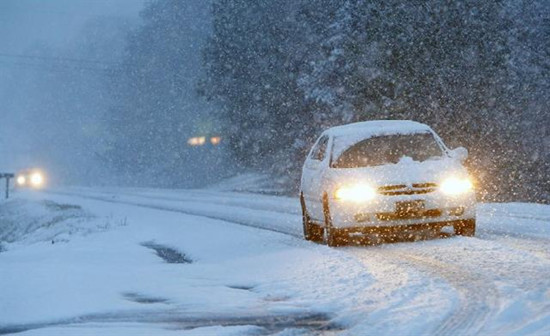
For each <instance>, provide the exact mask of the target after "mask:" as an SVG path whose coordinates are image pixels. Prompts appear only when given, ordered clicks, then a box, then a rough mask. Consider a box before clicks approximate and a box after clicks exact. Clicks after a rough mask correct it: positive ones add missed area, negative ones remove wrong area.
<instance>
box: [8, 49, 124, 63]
mask: <svg viewBox="0 0 550 336" xmlns="http://www.w3.org/2000/svg"><path fill="white" fill-rule="evenodd" d="M0 57H8V58H26V59H39V60H46V61H56V62H77V63H89V64H102V65H106V66H112V65H118V63H115V62H105V61H99V60H89V59H81V58H71V57H54V56H38V55H25V54H10V53H2V52H0Z"/></svg>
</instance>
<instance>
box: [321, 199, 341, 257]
mask: <svg viewBox="0 0 550 336" xmlns="http://www.w3.org/2000/svg"><path fill="white" fill-rule="evenodd" d="M323 215H324V217H325V232H326V233H327V245H328V246H330V247H336V246H343V245H346V243H347V235H346V232H345V231H344V230H341V229H337V228H335V227H333V226H332V217H331V215H330V207H329V203H328V195H327V194H326V193H325V194H324V195H323Z"/></svg>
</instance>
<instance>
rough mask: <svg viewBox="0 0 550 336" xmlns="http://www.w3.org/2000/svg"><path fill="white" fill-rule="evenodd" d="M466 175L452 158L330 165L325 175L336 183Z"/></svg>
mask: <svg viewBox="0 0 550 336" xmlns="http://www.w3.org/2000/svg"><path fill="white" fill-rule="evenodd" d="M451 176H454V177H467V176H468V172H467V171H466V169H465V168H464V166H462V164H461V163H460V162H459V161H457V160H455V159H452V158H444V159H438V160H427V161H424V162H417V161H412V160H402V161H400V162H399V163H395V164H386V165H382V166H375V167H363V168H330V169H329V170H328V171H327V175H326V178H327V180H328V182H329V183H331V184H335V185H342V184H350V183H358V182H361V183H368V184H370V185H372V186H373V187H378V186H384V185H394V184H405V185H410V184H413V183H438V184H439V183H441V181H442V180H444V179H446V178H448V177H451Z"/></svg>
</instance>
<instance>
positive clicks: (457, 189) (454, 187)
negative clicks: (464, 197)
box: [440, 177, 474, 195]
mask: <svg viewBox="0 0 550 336" xmlns="http://www.w3.org/2000/svg"><path fill="white" fill-rule="evenodd" d="M473 187H474V186H473V184H472V182H471V181H470V180H469V179H467V178H463V179H460V178H456V177H451V178H448V179H446V180H445V181H443V183H441V186H440V189H441V191H442V192H443V193H444V194H447V195H459V194H463V193H465V192H467V191H470V190H472V189H473Z"/></svg>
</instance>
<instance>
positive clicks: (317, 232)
mask: <svg viewBox="0 0 550 336" xmlns="http://www.w3.org/2000/svg"><path fill="white" fill-rule="evenodd" d="M467 156H468V151H467V150H466V149H465V148H463V147H459V148H456V149H454V150H449V149H448V148H447V147H446V146H445V144H444V143H443V141H442V140H441V139H440V138H439V136H438V135H437V134H436V133H435V132H434V131H433V130H432V129H431V128H430V127H429V126H427V125H425V124H421V123H418V122H414V121H408V120H379V121H366V122H359V123H353V124H349V125H343V126H338V127H333V128H330V129H328V130H326V131H325V132H323V134H321V136H320V137H319V139H318V140H317V141H316V142H315V145H314V146H313V148H312V149H311V151H310V152H309V155H308V156H307V158H306V161H305V163H304V166H303V170H302V179H301V187H300V203H301V206H302V213H303V229H304V237H305V239H307V240H312V241H317V242H322V241H323V240H324V239H325V238H326V241H327V244H328V245H329V246H339V245H344V244H346V243H347V242H348V240H349V237H350V235H352V234H358V235H363V236H366V237H368V236H369V235H373V234H375V235H376V234H379V235H384V234H385V233H390V232H395V231H400V230H414V229H425V228H429V229H441V228H442V227H444V226H453V227H454V231H455V233H456V234H457V235H464V236H473V235H474V234H475V228H476V220H475V204H476V200H475V193H474V190H473V184H472V182H471V179H470V177H469V176H468V172H467V171H466V169H465V168H464V166H463V165H462V163H463V161H464V160H465V159H466V158H467ZM325 236H326V237H325Z"/></svg>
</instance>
